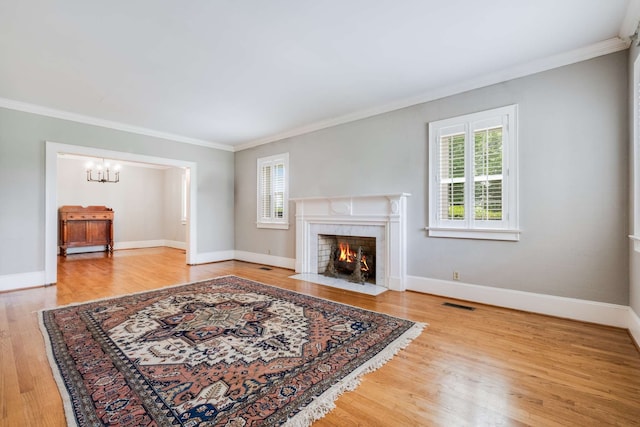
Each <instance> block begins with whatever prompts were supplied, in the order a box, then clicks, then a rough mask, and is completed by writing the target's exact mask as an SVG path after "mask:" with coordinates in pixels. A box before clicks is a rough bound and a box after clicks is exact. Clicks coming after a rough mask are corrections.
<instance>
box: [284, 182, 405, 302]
mask: <svg viewBox="0 0 640 427" xmlns="http://www.w3.org/2000/svg"><path fill="white" fill-rule="evenodd" d="M409 196H410V194H408V193H399V194H383V195H374V196H341V197H307V198H293V199H291V200H292V201H294V202H295V204H296V264H295V267H296V273H314V274H315V273H318V234H338V235H345V236H365V237H375V238H376V258H377V260H376V284H377V285H380V286H384V287H387V288H389V289H391V290H396V291H404V290H405V289H406V288H407V286H406V276H407V237H406V236H407V220H406V219H407V197H409Z"/></svg>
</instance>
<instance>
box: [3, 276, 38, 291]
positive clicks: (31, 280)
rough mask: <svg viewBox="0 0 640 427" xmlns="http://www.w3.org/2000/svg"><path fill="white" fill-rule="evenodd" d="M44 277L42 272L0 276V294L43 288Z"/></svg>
mask: <svg viewBox="0 0 640 427" xmlns="http://www.w3.org/2000/svg"><path fill="white" fill-rule="evenodd" d="M44 277H45V276H44V271H32V272H30V273H18V274H5V275H3V276H0V292H2V291H12V290H16V289H26V288H35V287H37V286H43V285H44V284H45V283H44V280H45V279H44Z"/></svg>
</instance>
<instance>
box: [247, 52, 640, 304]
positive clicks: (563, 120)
mask: <svg viewBox="0 0 640 427" xmlns="http://www.w3.org/2000/svg"><path fill="white" fill-rule="evenodd" d="M627 55H628V53H627V52H619V53H615V54H611V55H607V56H604V57H599V58H596V59H593V60H589V61H585V62H581V63H577V64H573V65H570V66H566V67H562V68H558V69H554V70H551V71H546V72H543V73H538V74H535V75H531V76H527V77H524V78H520V79H515V80H511V81H508V82H505V83H501V84H497V85H493V86H489V87H485V88H481V89H477V90H473V91H469V92H466V93H462V94H459V95H455V96H451V97H447V98H444V99H440V100H436V101H432V102H428V103H425V104H420V105H417V106H413V107H409V108H405V109H402V110H398V111H394V112H390V113H386V114H382V115H379V116H375V117H371V118H368V119H364V120H359V121H356V122H352V123H347V124H344V125H340V126H335V127H332V128H328V129H324V130H320V131H317V132H313V133H310V134H306V135H301V136H297V137H292V138H288V139H284V140H281V141H277V142H274V143H271V144H268V145H263V146H259V147H255V148H251V149H247V150H244V151H241V152H237V153H236V159H235V164H236V169H235V181H236V198H235V201H236V232H235V246H236V249H237V250H242V251H248V252H257V253H267V251H268V250H271V254H272V255H277V256H282V257H288V258H294V257H295V255H294V253H295V217H294V215H293V213H294V211H293V209H294V207H293V204H292V205H291V209H292V211H291V212H292V216H291V218H290V222H291V227H290V229H289V230H287V231H281V230H261V229H260V230H259V229H256V226H255V221H256V218H255V212H256V194H255V193H256V189H255V187H256V159H257V158H258V157H262V156H267V155H271V154H276V153H281V152H289V153H290V159H289V161H290V170H291V174H290V185H291V191H290V197H292V198H293V197H308V196H336V195H366V194H382V193H398V192H408V193H411V194H412V196H411V197H410V198H409V201H408V236H407V237H408V252H409V256H408V265H407V269H408V274H409V275H411V276H420V277H426V278H435V279H444V280H451V278H452V272H453V271H454V270H455V271H458V272H460V279H461V281H462V282H466V283H471V284H478V285H487V286H494V287H499V288H509V289H516V290H522V291H529V292H536V293H543V294H549V295H558V296H564V297H573V298H580V299H586V300H594V301H600V302H608V303H615V304H624V305H626V304H628V301H629V292H628V289H629V288H628V282H629V262H628V260H629V256H628V242H627V237H626V236H627V234H628V213H627V212H628V181H627V179H628V165H627V155H628V150H627V144H628V142H627V141H628V131H627V123H628V115H627V114H628V106H627V99H628V97H627V76H628V71H627ZM513 103H517V104H518V105H519V127H520V132H519V172H520V174H519V177H520V226H521V229H522V230H523V231H522V235H521V240H520V241H519V242H498V241H480V240H466V239H448V238H430V237H428V236H427V235H426V232H425V231H424V227H425V226H426V225H427V217H428V216H427V214H428V212H427V207H428V194H427V191H428V185H427V175H426V171H427V165H428V159H427V124H428V123H429V121H432V120H438V119H443V118H447V117H451V116H456V115H461V114H466V113H471V112H475V111H480V110H484V109H489V108H494V107H500V106H504V105H508V104H513Z"/></svg>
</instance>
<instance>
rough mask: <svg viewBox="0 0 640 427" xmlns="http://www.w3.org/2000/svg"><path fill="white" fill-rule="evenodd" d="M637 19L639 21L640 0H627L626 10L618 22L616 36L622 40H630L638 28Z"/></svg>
mask: <svg viewBox="0 0 640 427" xmlns="http://www.w3.org/2000/svg"><path fill="white" fill-rule="evenodd" d="M638 21H640V0H629V3H628V4H627V11H626V12H625V14H624V18H623V19H622V24H620V30H619V31H618V37H620V38H621V39H623V40H630V39H631V38H632V37H633V36H634V35H636V32H637V30H638Z"/></svg>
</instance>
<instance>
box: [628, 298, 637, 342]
mask: <svg viewBox="0 0 640 427" xmlns="http://www.w3.org/2000/svg"><path fill="white" fill-rule="evenodd" d="M627 323H628V324H627V329H628V330H629V334H630V335H631V337H632V338H633V339H634V340H635V342H636V343H635V344H636V345H637V346H638V347H640V317H638V314H637V313H636V312H635V311H633V309H632V308H631V307H629V320H628V322H627Z"/></svg>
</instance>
